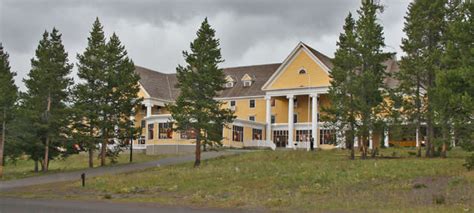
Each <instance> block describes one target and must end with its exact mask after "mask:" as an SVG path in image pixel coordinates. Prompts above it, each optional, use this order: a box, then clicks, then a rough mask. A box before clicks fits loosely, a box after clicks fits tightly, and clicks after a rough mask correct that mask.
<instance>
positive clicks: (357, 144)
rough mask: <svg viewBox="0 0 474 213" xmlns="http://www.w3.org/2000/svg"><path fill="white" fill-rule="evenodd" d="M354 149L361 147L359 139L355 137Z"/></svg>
mask: <svg viewBox="0 0 474 213" xmlns="http://www.w3.org/2000/svg"><path fill="white" fill-rule="evenodd" d="M354 147H359V137H357V136H355V137H354Z"/></svg>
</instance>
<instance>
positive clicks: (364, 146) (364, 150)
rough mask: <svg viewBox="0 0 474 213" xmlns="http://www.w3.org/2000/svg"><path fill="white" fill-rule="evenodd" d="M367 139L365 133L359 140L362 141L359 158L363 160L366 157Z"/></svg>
mask: <svg viewBox="0 0 474 213" xmlns="http://www.w3.org/2000/svg"><path fill="white" fill-rule="evenodd" d="M367 139H368V137H366V136H365V134H364V135H363V136H362V138H361V141H362V156H361V159H363V160H365V159H366V158H367V142H368V141H367Z"/></svg>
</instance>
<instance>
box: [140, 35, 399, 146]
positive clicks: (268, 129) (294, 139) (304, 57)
mask: <svg viewBox="0 0 474 213" xmlns="http://www.w3.org/2000/svg"><path fill="white" fill-rule="evenodd" d="M385 65H386V66H387V71H389V72H396V71H398V64H397V62H396V60H388V61H387V62H386V63H385ZM332 67H333V65H332V63H331V59H330V58H329V57H328V56H326V55H324V54H322V53H321V52H319V51H317V50H315V49H313V48H311V47H310V46H308V45H306V44H304V43H302V42H300V43H299V44H298V45H297V46H296V47H295V48H294V49H293V50H292V51H291V53H290V54H289V55H288V57H287V58H286V59H285V60H284V61H283V62H282V63H276V64H265V65H254V66H244V67H233V68H224V69H223V71H224V73H225V75H226V80H227V84H226V85H225V87H226V89H225V90H224V91H222V92H221V93H220V95H219V96H218V97H216V99H218V100H221V101H222V102H224V103H225V106H226V107H229V108H230V109H231V110H233V111H234V113H235V115H236V117H237V118H236V119H235V121H234V122H233V123H231V124H229V125H228V126H227V127H226V128H223V130H222V131H223V132H222V134H223V137H224V140H223V141H222V142H223V145H224V146H227V147H239V148H240V147H269V148H272V149H275V148H277V147H286V148H304V149H308V148H309V144H310V143H309V140H310V138H311V137H314V138H315V143H314V147H315V148H331V147H335V144H342V146H343V143H336V141H337V140H341V142H342V141H344V140H343V138H342V137H339V135H337V134H336V131H335V130H333V129H331V128H330V127H328V126H326V125H325V123H324V122H321V121H319V113H320V112H321V108H322V106H327V105H329V104H330V103H329V99H328V96H327V93H328V89H329V86H330V80H331V79H330V77H329V71H330V70H331V68H332ZM136 72H137V73H139V75H140V76H141V80H140V86H141V91H140V96H142V97H143V98H144V101H143V105H142V108H141V109H140V110H139V112H138V113H137V115H136V117H135V120H136V125H137V126H141V127H142V129H143V132H142V137H141V138H140V139H139V140H137V141H135V142H134V147H135V148H137V149H145V148H147V149H150V147H151V148H153V149H155V148H157V147H160V145H183V146H184V145H192V144H193V143H194V140H193V138H194V133H193V132H192V131H187V132H173V131H172V129H171V128H170V127H171V126H170V125H172V116H171V114H170V113H169V111H167V110H166V108H165V105H166V104H168V103H172V102H173V101H174V100H175V98H176V97H177V96H178V94H179V89H177V88H175V87H174V85H175V84H176V81H177V79H176V74H165V73H160V72H156V71H153V70H149V69H146V68H142V67H136ZM386 83H387V84H389V85H394V84H396V82H395V81H394V80H393V79H387V80H386ZM314 133H316V134H314ZM382 140H383V142H384V143H385V145H388V143H389V138H388V134H385V135H382V136H374V137H373V141H371V143H370V147H372V146H373V144H375V143H379V142H382ZM157 149H158V148H157Z"/></svg>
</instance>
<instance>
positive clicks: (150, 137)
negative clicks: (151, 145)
mask: <svg viewBox="0 0 474 213" xmlns="http://www.w3.org/2000/svg"><path fill="white" fill-rule="evenodd" d="M154 128H155V125H153V124H148V140H153V136H154V135H155V130H154Z"/></svg>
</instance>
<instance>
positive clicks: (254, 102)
mask: <svg viewBox="0 0 474 213" xmlns="http://www.w3.org/2000/svg"><path fill="white" fill-rule="evenodd" d="M252 101H253V107H252V106H251V105H250V103H251V102H252ZM255 107H257V102H256V101H255V99H250V100H249V108H251V109H253V108H255Z"/></svg>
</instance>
